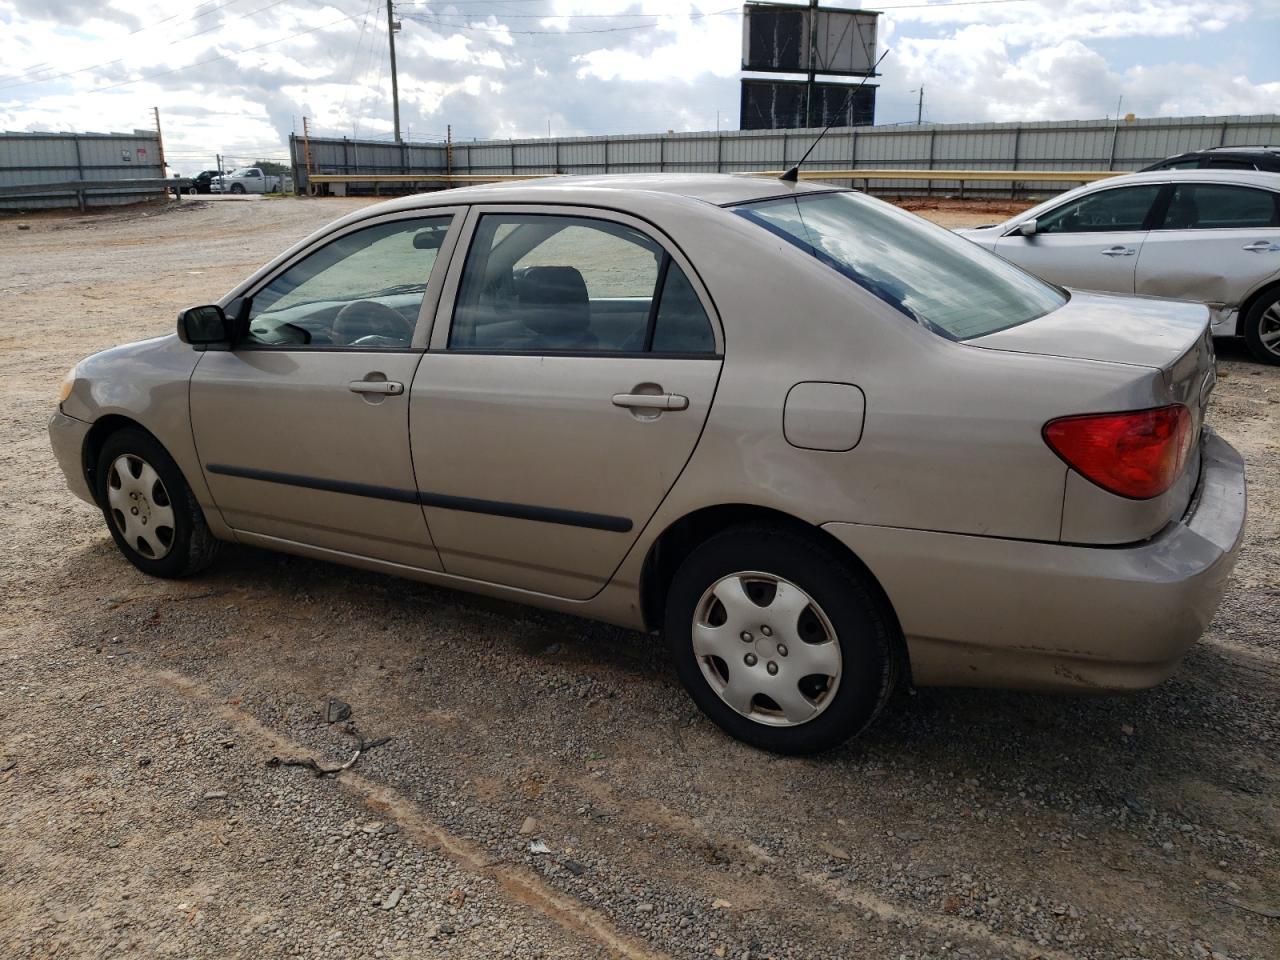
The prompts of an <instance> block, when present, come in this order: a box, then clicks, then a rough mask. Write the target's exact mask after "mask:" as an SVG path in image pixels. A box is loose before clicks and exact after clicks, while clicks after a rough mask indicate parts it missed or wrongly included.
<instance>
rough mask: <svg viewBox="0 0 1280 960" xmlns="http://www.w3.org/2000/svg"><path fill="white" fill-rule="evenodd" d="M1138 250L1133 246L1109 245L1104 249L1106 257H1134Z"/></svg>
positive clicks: (1103, 253) (1103, 252)
mask: <svg viewBox="0 0 1280 960" xmlns="http://www.w3.org/2000/svg"><path fill="white" fill-rule="evenodd" d="M1137 252H1138V251H1137V250H1135V249H1134V248H1133V247H1107V249H1105V250H1103V251H1102V255H1103V256H1104V257H1132V256H1133V255H1134V254H1135V253H1137Z"/></svg>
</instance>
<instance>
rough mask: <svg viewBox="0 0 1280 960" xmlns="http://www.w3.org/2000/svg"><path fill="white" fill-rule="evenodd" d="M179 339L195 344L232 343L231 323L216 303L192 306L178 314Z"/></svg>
mask: <svg viewBox="0 0 1280 960" xmlns="http://www.w3.org/2000/svg"><path fill="white" fill-rule="evenodd" d="M178 339H179V340H181V341H182V342H183V343H189V344H191V345H193V346H207V345H208V344H212V343H225V344H230V343H231V340H232V336H231V324H230V323H229V322H228V321H227V315H226V314H225V313H224V312H223V310H222V308H221V307H220V306H218V305H217V304H216V303H212V304H208V305H207V306H203V307H191V308H190V309H188V310H183V311H182V312H181V313H180V314H178Z"/></svg>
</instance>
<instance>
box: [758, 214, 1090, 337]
mask: <svg viewBox="0 0 1280 960" xmlns="http://www.w3.org/2000/svg"><path fill="white" fill-rule="evenodd" d="M736 212H737V213H738V214H739V215H741V216H743V217H746V218H747V219H748V220H751V221H752V222H754V223H758V224H759V225H760V226H762V227H764V228H765V229H766V230H769V231H770V232H772V233H775V234H777V235H778V236H779V237H782V238H783V239H784V240H786V241H788V242H789V243H792V244H794V245H795V246H797V247H799V248H800V249H801V250H804V251H805V252H806V253H809V254H810V255H812V256H814V257H816V258H817V259H819V260H821V261H822V262H823V263H825V264H827V265H828V266H829V267H831V268H832V269H834V270H836V271H838V272H839V273H841V274H843V275H844V276H846V277H848V278H849V279H850V280H852V281H853V282H854V283H856V284H858V286H860V287H862V288H864V289H865V290H867V291H869V292H870V293H873V294H875V295H876V296H877V297H879V298H880V299H881V300H883V301H885V302H886V303H888V304H889V305H890V306H892V307H893V308H894V309H896V310H899V311H900V312H902V313H904V314H906V315H907V316H908V317H910V318H912V319H913V320H915V321H917V322H918V323H921V324H923V325H924V326H926V327H928V328H930V329H931V330H933V331H934V332H936V333H938V334H940V335H941V336H944V337H946V338H948V339H950V340H968V339H971V338H973V337H981V336H985V335H986V334H988V333H994V332H996V331H997V330H1003V329H1005V328H1007V327H1012V326H1016V325H1018V324H1020V323H1025V322H1027V321H1028V320H1034V319H1035V318H1037V317H1042V316H1044V315H1045V314H1046V313H1050V312H1052V311H1053V310H1056V309H1058V308H1059V307H1061V306H1062V305H1063V304H1064V303H1066V301H1067V295H1066V293H1065V292H1064V291H1062V290H1059V289H1058V288H1057V287H1054V286H1052V285H1050V284H1048V283H1045V282H1044V281H1043V280H1040V279H1038V278H1036V277H1033V276H1032V275H1031V274H1029V273H1026V272H1024V271H1023V270H1021V269H1019V268H1018V267H1015V266H1014V265H1013V264H1011V263H1009V262H1008V261H1006V260H1002V259H1001V258H999V257H997V256H995V255H994V254H991V253H988V252H987V251H986V250H983V249H982V248H981V247H979V246H977V245H976V244H974V243H971V242H969V241H968V240H965V239H964V238H963V237H959V236H956V235H955V234H954V233H952V232H951V231H950V230H946V229H944V228H942V227H939V226H935V225H934V224H931V223H929V222H927V221H925V220H922V219H920V218H919V217H917V216H914V215H913V214H909V213H907V212H905V211H903V210H899V209H898V208H896V207H893V206H890V205H889V204H886V203H881V202H879V201H877V200H872V199H870V198H869V197H866V196H864V195H863V194H859V193H853V192H849V191H845V192H839V193H811V194H800V195H799V196H795V197H786V198H783V199H779V200H765V201H762V202H759V203H751V204H745V205H743V206H740V207H737V208H736Z"/></svg>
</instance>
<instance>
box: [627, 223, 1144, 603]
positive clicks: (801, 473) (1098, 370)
mask: <svg viewBox="0 0 1280 960" xmlns="http://www.w3.org/2000/svg"><path fill="white" fill-rule="evenodd" d="M663 226H664V228H665V229H667V230H668V232H669V233H670V234H671V235H672V236H673V237H674V238H676V240H677V242H679V243H681V245H682V246H683V247H684V250H685V253H686V254H687V255H688V256H689V258H690V260H691V261H692V263H693V264H694V266H695V267H696V268H697V270H698V271H699V273H700V275H701V276H702V279H703V282H704V283H705V284H706V286H707V289H708V291H709V292H710V294H711V296H712V298H713V299H715V301H716V305H717V308H718V310H719V312H720V316H721V319H722V322H723V325H724V336H725V364H724V369H723V372H722V375H721V380H720V385H719V387H718V389H717V393H716V398H715V402H714V405H713V407H712V410H711V414H710V417H709V418H708V421H707V425H706V428H705V430H704V433H703V436H702V440H701V441H700V443H699V445H698V448H697V450H696V451H695V453H694V455H693V458H692V459H691V461H690V463H689V465H688V467H687V468H686V469H685V472H684V474H683V475H682V476H681V478H680V480H679V481H678V482H677V484H676V486H675V487H674V489H673V490H672V492H671V493H670V495H669V496H668V497H667V499H666V501H665V502H664V503H663V504H662V507H661V508H660V510H659V512H658V514H657V515H655V517H654V518H653V520H652V521H651V522H650V524H649V526H648V528H647V529H646V530H645V532H644V535H643V536H642V538H641V540H640V541H639V543H638V544H637V547H636V548H635V550H633V552H632V554H631V555H630V556H629V557H628V560H627V562H626V563H625V564H624V568H623V569H622V571H620V576H622V577H623V578H628V579H629V578H633V577H638V573H639V562H640V560H642V559H643V556H644V552H645V551H646V550H647V547H648V545H649V544H650V543H652V540H653V539H654V538H655V537H656V536H657V535H658V534H659V533H660V532H661V531H662V530H663V529H665V528H666V527H667V526H668V525H669V524H670V523H672V522H674V521H675V520H677V519H679V518H680V517H682V516H684V515H686V514H688V513H690V512H692V511H694V510H697V509H699V508H702V507H706V506H711V505H716V504H724V503H745V504H755V505H760V506H766V507H770V508H773V509H777V510H780V511H784V512H786V513H789V514H791V515H793V516H796V517H799V518H800V519H803V520H806V521H808V522H811V523H814V524H822V523H827V522H832V521H847V522H855V523H862V524H873V525H880V526H891V527H906V528H913V529H923V530H940V531H949V532H955V533H967V534H977V535H982V536H991V537H1009V538H1019V539H1033V540H1057V539H1058V537H1059V535H1060V529H1061V519H1062V503H1063V496H1064V487H1065V482H1066V473H1067V468H1066V466H1065V465H1064V464H1063V463H1062V461H1060V460H1059V459H1058V458H1057V457H1056V456H1055V455H1054V454H1053V453H1052V452H1051V451H1050V450H1049V449H1048V447H1047V446H1046V445H1045V444H1044V442H1043V440H1042V439H1041V435H1040V431H1041V428H1042V426H1043V424H1044V423H1045V422H1046V421H1047V420H1049V419H1052V418H1053V417H1057V416H1062V415H1064V414H1069V413H1079V412H1090V411H1093V410H1102V409H1126V408H1136V407H1141V406H1150V405H1152V404H1153V402H1154V401H1155V399H1156V396H1157V394H1158V392H1159V389H1160V388H1159V375H1158V372H1157V371H1150V373H1151V374H1152V375H1154V376H1153V377H1147V378H1143V377H1135V376H1134V369H1135V368H1133V367H1130V366H1123V365H1117V364H1106V363H1097V362H1090V361H1080V360H1075V359H1068V358H1059V357H1046V356H1029V355H1023V354H1012V353H999V352H995V351H988V350H983V349H980V348H976V347H970V346H966V345H964V344H962V343H953V342H951V341H947V340H945V339H943V338H941V337H938V336H937V335H935V334H933V333H931V332H929V331H927V330H925V329H923V328H922V327H920V326H918V325H916V324H915V323H914V322H912V321H910V320H909V319H908V318H906V317H905V316H903V315H901V314H899V313H898V312H897V311H895V310H893V309H892V308H890V307H888V306H887V305H886V304H884V303H882V302H881V301H880V300H878V299H876V298H874V297H873V296H871V295H870V294H867V293H865V292H864V291H862V290H861V289H860V288H858V287H857V286H856V285H854V284H853V283H851V282H850V281H848V280H846V279H845V278H843V277H841V276H839V275H838V274H836V273H835V272H834V271H832V270H830V269H829V268H827V267H825V266H823V265H822V264H821V263H819V262H817V261H816V260H813V259H812V258H810V257H808V256H807V255H805V254H803V253H801V252H800V251H798V250H796V249H795V248H794V247H792V246H791V245H789V244H787V243H785V242H784V241H782V240H780V239H778V238H776V237H774V236H772V235H771V234H769V233H767V232H766V231H764V230H762V229H760V228H759V227H757V226H755V225H753V224H751V223H749V222H747V221H745V220H743V219H742V218H740V217H737V216H735V215H733V214H730V213H727V212H726V213H725V215H724V216H722V217H718V218H708V217H705V216H703V217H700V218H693V217H688V218H682V217H681V216H678V215H677V216H673V217H671V218H669V219H668V220H667V221H666V222H665V223H664V224H663ZM802 380H818V381H831V382H843V383H852V384H856V385H857V386H858V387H860V388H861V389H862V391H863V392H864V394H865V396H866V419H865V427H864V431H863V434H862V439H861V441H860V442H859V444H858V445H857V446H856V447H855V448H854V449H852V450H849V451H845V452H825V451H812V450H801V449H798V448H796V447H793V446H791V445H790V444H788V443H787V441H786V439H785V437H784V435H783V430H782V411H783V405H784V401H785V398H786V394H787V391H788V390H789V389H790V388H791V387H792V386H793V385H794V384H795V383H797V382H799V381H802Z"/></svg>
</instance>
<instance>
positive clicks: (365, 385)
mask: <svg viewBox="0 0 1280 960" xmlns="http://www.w3.org/2000/svg"><path fill="white" fill-rule="evenodd" d="M347 387H348V388H350V390H351V392H352V393H381V394H385V395H387V396H392V397H398V396H400V394H402V393H404V384H403V383H400V382H399V381H397V380H352V381H351V382H350V383H349V384H347Z"/></svg>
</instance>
